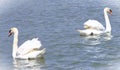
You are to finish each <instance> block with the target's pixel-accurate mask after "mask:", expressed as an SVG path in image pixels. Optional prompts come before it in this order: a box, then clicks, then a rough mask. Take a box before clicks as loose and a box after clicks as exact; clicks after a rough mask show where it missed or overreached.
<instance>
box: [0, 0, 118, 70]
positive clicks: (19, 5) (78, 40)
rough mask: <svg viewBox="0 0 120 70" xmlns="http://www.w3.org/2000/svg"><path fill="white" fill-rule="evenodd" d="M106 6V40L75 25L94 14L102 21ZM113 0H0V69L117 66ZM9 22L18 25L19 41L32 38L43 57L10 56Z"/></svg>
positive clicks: (67, 69)
mask: <svg viewBox="0 0 120 70" xmlns="http://www.w3.org/2000/svg"><path fill="white" fill-rule="evenodd" d="M104 7H110V8H111V9H112V11H113V14H112V15H111V16H110V15H109V18H110V21H111V26H112V36H113V37H112V38H111V40H101V38H100V40H97V41H91V40H86V39H85V38H83V37H81V36H80V35H79V33H78V32H77V31H76V29H83V23H84V22H85V21H87V20H88V19H95V20H98V21H99V22H101V23H102V24H103V25H104V26H105V21H104V16H103V9H104ZM119 19H120V1H119V0H10V1H9V0H0V70H120V20H119ZM11 27H17V28H18V29H19V45H21V44H22V43H24V42H25V41H26V40H29V39H32V38H34V37H38V38H39V40H41V42H42V47H45V48H46V54H45V56H44V58H40V59H35V60H13V58H12V56H11V55H12V54H11V53H12V42H13V37H8V31H9V29H10V28H11Z"/></svg>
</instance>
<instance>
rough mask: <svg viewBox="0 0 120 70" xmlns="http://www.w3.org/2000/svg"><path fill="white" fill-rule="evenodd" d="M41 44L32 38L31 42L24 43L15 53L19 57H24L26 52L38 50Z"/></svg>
mask: <svg viewBox="0 0 120 70" xmlns="http://www.w3.org/2000/svg"><path fill="white" fill-rule="evenodd" d="M41 46H42V45H41V42H40V41H39V40H38V38H33V39H32V40H27V41H25V42H24V43H23V44H22V45H21V46H20V47H19V48H18V50H17V53H18V54H20V55H24V54H26V53H28V52H30V51H31V50H33V49H40V47H41Z"/></svg>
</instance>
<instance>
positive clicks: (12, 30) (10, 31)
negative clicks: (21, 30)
mask: <svg viewBox="0 0 120 70" xmlns="http://www.w3.org/2000/svg"><path fill="white" fill-rule="evenodd" d="M14 33H18V29H17V28H16V27H12V28H11V29H10V30H9V35H8V36H9V37H10V36H11V35H12V34H14Z"/></svg>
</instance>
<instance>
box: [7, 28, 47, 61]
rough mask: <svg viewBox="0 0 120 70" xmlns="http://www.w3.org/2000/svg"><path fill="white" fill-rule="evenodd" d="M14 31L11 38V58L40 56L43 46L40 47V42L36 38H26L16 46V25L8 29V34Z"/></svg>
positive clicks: (43, 51) (43, 50)
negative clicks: (12, 38)
mask: <svg viewBox="0 0 120 70" xmlns="http://www.w3.org/2000/svg"><path fill="white" fill-rule="evenodd" d="M13 33H14V40H13V52H12V56H13V58H19V59H31V58H37V57H42V56H43V54H44V53H45V51H46V50H45V48H43V49H40V48H41V42H40V41H39V40H38V38H33V39H32V40H27V41H26V42H24V43H23V44H22V45H21V46H20V47H19V48H18V29H17V28H16V27H12V28H11V29H10V31H9V36H11V35H12V34H13Z"/></svg>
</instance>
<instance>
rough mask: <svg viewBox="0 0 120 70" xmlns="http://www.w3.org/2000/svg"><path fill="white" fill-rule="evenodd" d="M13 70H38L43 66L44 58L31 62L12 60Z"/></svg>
mask: <svg viewBox="0 0 120 70" xmlns="http://www.w3.org/2000/svg"><path fill="white" fill-rule="evenodd" d="M13 64H14V70H40V68H41V67H43V66H44V65H45V60H44V58H36V59H32V60H20V59H14V61H13Z"/></svg>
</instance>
